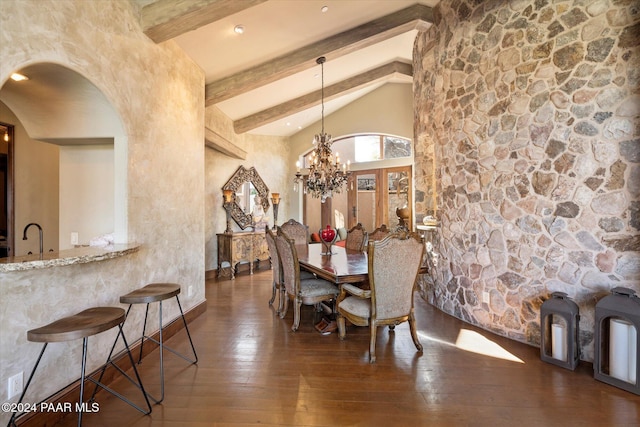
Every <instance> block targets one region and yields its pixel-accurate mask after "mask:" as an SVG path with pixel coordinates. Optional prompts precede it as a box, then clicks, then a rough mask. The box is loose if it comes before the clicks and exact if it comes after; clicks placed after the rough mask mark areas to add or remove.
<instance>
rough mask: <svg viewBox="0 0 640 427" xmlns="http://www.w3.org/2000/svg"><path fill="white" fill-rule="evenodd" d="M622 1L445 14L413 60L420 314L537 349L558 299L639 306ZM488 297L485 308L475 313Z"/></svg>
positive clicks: (631, 36)
mask: <svg viewBox="0 0 640 427" xmlns="http://www.w3.org/2000/svg"><path fill="white" fill-rule="evenodd" d="M639 44H640V6H639V5H638V2H637V1H629V0H626V1H625V0H619V1H616V0H597V1H579V0H576V1H562V0H556V1H551V0H536V1H521V0H513V1H498V0H496V1H479V0H477V1H472V0H469V1H463V0H457V1H447V0H443V1H442V2H441V4H440V5H439V6H438V7H437V8H436V10H435V23H434V25H433V26H432V27H431V28H430V30H429V31H428V32H424V33H421V34H419V35H418V38H417V40H416V43H415V47H414V93H415V105H416V117H415V123H416V125H415V138H416V147H415V151H416V168H415V179H416V188H417V189H418V190H422V191H418V192H417V195H416V202H417V206H416V212H418V213H432V212H433V213H435V214H436V216H437V217H438V219H439V220H440V233H439V241H438V243H437V244H436V245H435V252H436V253H437V255H438V263H437V266H436V267H435V268H434V269H433V274H432V280H431V279H430V278H427V279H429V280H426V279H425V280H422V281H421V284H420V285H421V292H422V293H423V296H424V297H425V298H426V299H427V300H428V301H429V302H431V303H433V304H434V305H436V306H437V307H439V308H441V309H442V310H444V311H445V312H448V313H450V314H453V315H454V316H456V317H458V318H461V319H463V320H465V321H467V322H470V323H473V324H476V325H479V326H482V327H483V328H486V329H489V330H491V331H494V332H496V333H499V334H502V335H505V336H508V337H511V338H513V339H516V340H519V341H523V342H527V343H530V344H533V345H539V342H540V325H539V320H540V319H539V317H540V305H541V304H542V302H543V301H544V300H546V298H548V296H549V294H550V293H551V292H554V291H562V292H566V293H567V294H568V295H569V296H570V297H572V298H573V299H574V301H576V303H578V305H579V306H580V311H581V320H580V328H581V337H580V341H581V342H580V345H581V348H582V352H583V356H582V358H583V359H585V360H593V342H592V341H593V335H594V314H595V313H594V311H595V310H594V307H595V303H596V302H597V300H599V299H600V298H601V297H603V296H605V295H608V294H609V291H610V289H611V288H613V287H616V286H625V287H629V288H632V289H634V290H636V291H637V292H638V293H639V294H640V285H639V281H640V256H639V249H640V234H639V229H640V216H639V214H638V212H639V211H640V202H639V199H640V197H639V196H640V165H639V162H640V138H639V135H640V118H639V114H640V95H639V89H638V88H639V84H638V83H639V82H640V49H639ZM483 292H488V294H489V303H483V295H484V294H483Z"/></svg>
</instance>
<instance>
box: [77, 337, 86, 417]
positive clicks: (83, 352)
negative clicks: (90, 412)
mask: <svg viewBox="0 0 640 427" xmlns="http://www.w3.org/2000/svg"><path fill="white" fill-rule="evenodd" d="M87 341H88V337H84V338H83V339H82V369H81V370H80V398H79V399H78V402H80V407H79V408H76V409H77V410H78V427H82V412H84V407H83V406H84V405H83V403H84V375H85V371H86V368H87Z"/></svg>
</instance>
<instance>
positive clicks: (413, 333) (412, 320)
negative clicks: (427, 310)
mask: <svg viewBox="0 0 640 427" xmlns="http://www.w3.org/2000/svg"><path fill="white" fill-rule="evenodd" d="M409 330H411V338H413V343H414V344H415V346H416V349H418V351H422V344H420V341H419V340H418V330H417V328H416V316H415V314H414V313H413V309H412V310H411V312H410V313H409Z"/></svg>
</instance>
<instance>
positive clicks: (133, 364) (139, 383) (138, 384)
mask: <svg viewBox="0 0 640 427" xmlns="http://www.w3.org/2000/svg"><path fill="white" fill-rule="evenodd" d="M119 337H122V341H123V342H124V346H125V351H126V353H127V356H128V357H129V361H130V362H131V367H132V368H133V372H134V373H135V376H136V379H135V380H134V379H133V378H131V376H129V375H128V374H127V373H126V372H125V371H123V370H122V369H121V368H120V367H119V366H118V365H116V364H115V363H113V360H112V358H111V356H112V354H113V350H114V348H115V346H116V343H117V342H118V338H119ZM108 365H111V366H113V367H114V368H116V369H117V370H118V372H120V373H121V374H122V375H123V376H124V377H125V378H126V379H127V380H129V382H130V383H131V384H133V385H134V386H136V387H137V388H138V390H140V391H141V392H142V395H143V396H144V400H145V403H146V404H147V408H148V409H143V408H141V407H140V406H138V405H136V404H135V403H134V402H132V401H131V400H130V399H127V398H126V397H125V396H123V395H122V394H120V393H118V392H117V391H115V390H113V389H111V388H110V387H108V386H107V385H106V384H103V383H102V377H103V375H104V372H105V370H106V369H107V366H108ZM87 379H88V380H90V381H91V382H93V383H94V384H95V385H96V386H95V388H94V389H93V394H92V395H91V399H89V401H93V400H94V398H95V395H96V392H97V391H98V387H100V388H102V389H104V390H106V391H108V392H109V393H111V394H112V395H114V396H115V397H117V398H118V399H120V400H122V401H123V402H125V403H127V404H129V405H130V406H132V407H134V408H135V409H137V410H138V411H140V412H142V413H143V414H145V415H149V414H150V413H151V403H150V402H149V398H148V396H147V392H146V391H145V389H144V386H143V385H142V379H141V378H140V374H139V373H138V369H137V368H136V362H135V360H134V359H133V355H132V354H131V349H130V348H129V343H127V338H126V337H125V336H124V330H123V323H121V324H119V325H118V336H116V339H115V341H114V343H113V346H112V347H111V352H110V353H109V357H108V358H107V361H106V362H105V364H104V366H103V367H102V371H101V372H100V377H99V378H98V379H97V380H96V379H94V378H91V377H88V378H87ZM83 383H84V381H83ZM81 392H82V389H81Z"/></svg>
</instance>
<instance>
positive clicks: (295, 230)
mask: <svg viewBox="0 0 640 427" xmlns="http://www.w3.org/2000/svg"><path fill="white" fill-rule="evenodd" d="M280 228H281V229H282V231H284V232H285V234H286V235H287V236H288V237H289V238H290V239H293V241H294V243H295V244H296V245H304V244H306V243H309V227H308V226H306V225H304V224H301V223H299V222H298V221H296V220H295V219H293V218H291V219H290V220H289V221H287V222H285V223H284V224H282V225H281V226H280Z"/></svg>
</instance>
